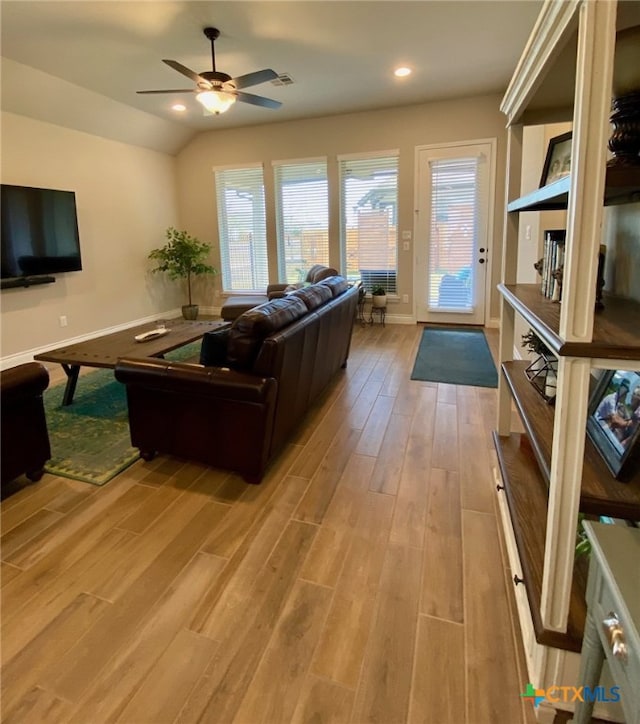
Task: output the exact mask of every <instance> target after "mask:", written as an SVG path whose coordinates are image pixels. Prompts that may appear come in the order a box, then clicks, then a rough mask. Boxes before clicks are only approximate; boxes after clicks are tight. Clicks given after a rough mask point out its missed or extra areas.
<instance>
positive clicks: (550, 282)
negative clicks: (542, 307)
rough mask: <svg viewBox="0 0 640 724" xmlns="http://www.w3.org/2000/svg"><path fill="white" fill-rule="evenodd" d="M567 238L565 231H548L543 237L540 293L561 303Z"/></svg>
mask: <svg viewBox="0 0 640 724" xmlns="http://www.w3.org/2000/svg"><path fill="white" fill-rule="evenodd" d="M565 238H566V232H565V230H564V229H547V230H546V231H545V232H544V237H543V245H542V279H541V280H540V291H541V293H542V295H543V296H544V297H546V298H547V299H553V300H554V301H560V293H561V289H562V282H561V279H562V269H563V268H564V249H565Z"/></svg>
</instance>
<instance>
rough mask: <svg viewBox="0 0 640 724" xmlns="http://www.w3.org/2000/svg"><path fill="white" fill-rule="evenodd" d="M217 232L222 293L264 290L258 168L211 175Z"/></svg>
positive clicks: (261, 196) (263, 227)
mask: <svg viewBox="0 0 640 724" xmlns="http://www.w3.org/2000/svg"><path fill="white" fill-rule="evenodd" d="M215 179H216V199H217V203H218V231H219V237H220V258H221V262H222V289H223V290H224V291H225V292H248V291H258V290H259V291H261V292H264V290H265V289H266V287H267V284H268V281H269V270H268V266H267V226H266V219H265V203H264V178H263V174H262V166H252V167H250V168H235V169H219V170H217V171H216V172H215Z"/></svg>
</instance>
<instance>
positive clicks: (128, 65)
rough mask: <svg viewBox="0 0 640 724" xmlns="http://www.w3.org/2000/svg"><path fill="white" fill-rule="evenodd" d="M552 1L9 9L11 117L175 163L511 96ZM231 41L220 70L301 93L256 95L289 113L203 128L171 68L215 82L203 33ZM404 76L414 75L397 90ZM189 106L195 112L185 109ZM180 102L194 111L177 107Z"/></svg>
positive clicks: (300, 1) (227, 117)
mask: <svg viewBox="0 0 640 724" xmlns="http://www.w3.org/2000/svg"><path fill="white" fill-rule="evenodd" d="M541 5H542V2H541V0H508V1H507V0H491V1H489V0H440V1H436V0H412V1H409V2H405V1H404V0H392V1H385V0H373V1H367V0H356V1H353V2H352V1H349V0H324V1H323V2H313V1H306V0H297V1H289V2H268V1H264V2H261V1H260V2H250V1H244V2H243V1H238V0H235V1H232V2H219V1H216V2H206V1H203V0H200V1H195V0H191V1H188V2H160V1H156V0H150V1H149V0H148V1H146V2H126V1H125V2H122V1H117V0H106V1H104V2H91V1H87V2H85V1H80V2H78V1H73V0H70V1H67V2H58V1H57V0H51V1H48V0H45V1H38V2H31V1H30V0H1V2H0V12H1V21H2V31H1V46H0V47H1V52H2V109H3V110H6V111H11V112H13V113H18V114H22V115H26V116H29V117H33V118H37V119H40V120H45V121H49V122H52V123H56V124H59V125H63V126H66V127H70V128H76V129H78V130H83V131H87V132H90V133H96V134H99V135H102V136H105V137H108V138H115V139H118V140H122V141H125V142H128V143H137V144H139V145H143V146H148V147H151V148H156V149H158V150H163V151H166V152H169V153H175V152H176V151H177V150H178V149H179V148H180V147H181V146H182V145H184V143H185V142H186V141H187V140H188V139H189V138H190V137H191V136H192V135H194V134H195V133H197V132H199V131H206V130H213V129H219V128H232V127H238V126H249V125H255V124H262V123H272V122H277V121H282V120H291V119H296V118H307V117H313V116H324V115H331V114H336V113H348V112H353V111H362V110H370V109H375V108H384V107H389V106H395V105H410V104H415V103H422V102H427V101H433V100H439V99H446V98H456V97H464V96H471V95H479V94H486V93H501V92H503V91H504V90H505V89H506V87H507V84H508V81H509V79H510V77H511V74H512V72H513V69H514V68H515V65H516V63H517V60H518V58H519V56H520V54H521V52H522V49H523V47H524V45H525V42H526V40H527V38H528V36H529V33H530V31H531V29H532V27H533V25H534V22H535V19H536V17H537V15H538V12H539V10H540V7H541ZM206 26H214V27H217V28H219V29H220V31H221V36H220V38H219V39H218V40H217V41H216V44H215V49H216V66H217V70H219V71H223V72H226V73H229V75H231V76H233V77H235V76H238V75H243V74H245V73H249V72H252V71H255V70H261V69H263V68H273V69H274V70H275V71H276V72H277V73H287V74H289V75H290V76H291V77H292V78H293V80H294V84H293V85H289V86H280V87H276V86H274V85H273V84H272V83H264V84H262V85H259V86H254V87H251V88H249V89H247V91H248V92H250V93H254V94H257V95H263V96H267V97H269V98H274V99H276V100H279V101H282V103H283V105H282V107H281V108H280V109H278V110H270V109H265V108H260V107H257V106H253V105H249V104H245V103H236V104H235V105H234V106H233V107H232V108H231V109H230V110H229V111H228V112H227V113H225V114H223V115H220V116H204V115H203V113H202V109H201V107H200V105H199V104H198V103H197V102H196V100H195V97H194V96H193V95H187V94H184V95H181V96H179V95H177V94H176V95H174V94H167V95H137V94H136V91H137V90H146V89H162V88H190V87H191V85H192V84H191V82H190V81H189V80H188V79H187V78H184V77H183V76H181V75H180V74H179V73H177V72H176V71H174V70H172V69H171V68H169V67H168V66H167V65H165V64H164V63H162V59H163V58H169V59H173V60H177V61H178V62H180V63H182V64H183V65H185V66H187V67H189V68H191V69H192V70H194V71H196V72H202V71H205V70H211V53H210V44H209V41H208V40H207V39H206V38H205V36H204V35H203V33H202V30H203V28H204V27H206ZM398 65H407V66H409V67H411V68H412V69H413V71H414V72H413V74H412V75H411V76H410V77H408V78H405V79H397V78H395V77H394V76H393V73H392V70H393V68H395V67H396V66H398ZM185 99H186V100H185ZM177 100H182V101H183V102H185V103H186V105H187V111H186V112H185V113H182V114H180V115H179V114H177V113H176V112H175V111H172V110H171V105H172V103H174V102H175V101H177Z"/></svg>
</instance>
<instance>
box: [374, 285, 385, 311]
mask: <svg viewBox="0 0 640 724" xmlns="http://www.w3.org/2000/svg"><path fill="white" fill-rule="evenodd" d="M371 304H372V305H373V306H374V307H386V306H387V291H386V289H385V288H384V287H382V286H380V285H378V286H376V287H374V288H373V291H372V292H371Z"/></svg>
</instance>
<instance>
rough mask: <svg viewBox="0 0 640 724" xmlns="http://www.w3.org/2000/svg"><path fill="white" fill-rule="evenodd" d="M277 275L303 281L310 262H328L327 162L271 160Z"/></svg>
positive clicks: (286, 279)
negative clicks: (276, 240)
mask: <svg viewBox="0 0 640 724" xmlns="http://www.w3.org/2000/svg"><path fill="white" fill-rule="evenodd" d="M274 177H275V191H276V223H277V237H278V270H279V278H280V279H281V280H284V281H287V282H289V283H295V282H301V281H304V279H305V277H306V274H307V271H308V270H309V268H310V267H312V266H313V265H314V264H324V265H326V266H328V265H329V188H328V183H327V162H326V160H325V159H322V160H309V161H290V162H277V163H274Z"/></svg>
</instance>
